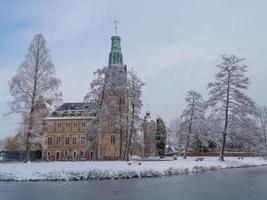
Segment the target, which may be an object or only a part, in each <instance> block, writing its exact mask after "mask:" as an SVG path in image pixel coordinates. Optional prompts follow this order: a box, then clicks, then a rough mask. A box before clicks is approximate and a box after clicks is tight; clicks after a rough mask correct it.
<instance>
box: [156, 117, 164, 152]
mask: <svg viewBox="0 0 267 200" xmlns="http://www.w3.org/2000/svg"><path fill="white" fill-rule="evenodd" d="M166 138H167V131H166V126H165V123H164V121H163V120H162V119H161V118H160V117H159V118H157V131H156V147H157V151H158V155H159V156H161V157H162V156H164V155H165V146H166Z"/></svg>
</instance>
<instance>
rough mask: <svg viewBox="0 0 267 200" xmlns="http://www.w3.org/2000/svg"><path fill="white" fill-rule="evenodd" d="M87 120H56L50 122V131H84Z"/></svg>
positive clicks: (48, 126) (48, 127)
mask: <svg viewBox="0 0 267 200" xmlns="http://www.w3.org/2000/svg"><path fill="white" fill-rule="evenodd" d="M85 126H86V123H85V122H54V123H48V125H47V129H48V132H61V131H66V132H68V131H84V130H85Z"/></svg>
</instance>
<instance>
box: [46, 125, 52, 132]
mask: <svg viewBox="0 0 267 200" xmlns="http://www.w3.org/2000/svg"><path fill="white" fill-rule="evenodd" d="M47 129H48V132H52V131H53V124H48V127H47Z"/></svg>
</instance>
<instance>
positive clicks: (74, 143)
mask: <svg viewBox="0 0 267 200" xmlns="http://www.w3.org/2000/svg"><path fill="white" fill-rule="evenodd" d="M72 144H73V145H76V144H77V137H72Z"/></svg>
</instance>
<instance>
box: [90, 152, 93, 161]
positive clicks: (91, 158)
mask: <svg viewBox="0 0 267 200" xmlns="http://www.w3.org/2000/svg"><path fill="white" fill-rule="evenodd" d="M90 160H93V152H92V151H91V152H90Z"/></svg>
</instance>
